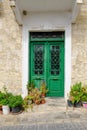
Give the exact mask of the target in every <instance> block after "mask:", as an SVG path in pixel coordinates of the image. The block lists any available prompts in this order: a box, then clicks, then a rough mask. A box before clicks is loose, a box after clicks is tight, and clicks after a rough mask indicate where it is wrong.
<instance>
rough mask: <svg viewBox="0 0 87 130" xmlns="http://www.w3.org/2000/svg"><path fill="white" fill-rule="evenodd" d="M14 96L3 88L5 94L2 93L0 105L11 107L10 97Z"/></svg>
mask: <svg viewBox="0 0 87 130" xmlns="http://www.w3.org/2000/svg"><path fill="white" fill-rule="evenodd" d="M10 96H12V93H9V92H8V91H7V88H6V87H5V86H4V87H3V92H1V91H0V104H1V105H9V97H10Z"/></svg>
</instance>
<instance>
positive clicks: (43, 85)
mask: <svg viewBox="0 0 87 130" xmlns="http://www.w3.org/2000/svg"><path fill="white" fill-rule="evenodd" d="M40 92H41V94H42V95H43V96H46V93H47V92H48V89H47V86H46V83H45V82H44V81H43V82H42V83H41V86H40Z"/></svg>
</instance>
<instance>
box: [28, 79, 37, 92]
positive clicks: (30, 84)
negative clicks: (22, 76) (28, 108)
mask: <svg viewBox="0 0 87 130" xmlns="http://www.w3.org/2000/svg"><path fill="white" fill-rule="evenodd" d="M34 88H35V84H34V81H30V82H28V83H27V89H28V93H30V92H31V91H32V90H33V89H34Z"/></svg>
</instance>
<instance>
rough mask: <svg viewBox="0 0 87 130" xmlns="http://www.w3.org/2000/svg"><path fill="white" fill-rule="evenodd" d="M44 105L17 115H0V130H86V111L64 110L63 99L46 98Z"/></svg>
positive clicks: (76, 109)
mask: <svg viewBox="0 0 87 130" xmlns="http://www.w3.org/2000/svg"><path fill="white" fill-rule="evenodd" d="M46 101H47V102H46V104H43V105H36V106H34V108H33V111H31V110H30V109H29V110H28V112H23V113H21V114H19V115H12V114H9V115H3V114H1V115H0V130H87V109H84V108H75V109H74V110H73V108H68V109H67V108H66V103H65V101H64V99H56V98H55V99H54V98H53V99H52V98H47V99H46Z"/></svg>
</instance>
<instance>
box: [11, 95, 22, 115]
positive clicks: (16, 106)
mask: <svg viewBox="0 0 87 130" xmlns="http://www.w3.org/2000/svg"><path fill="white" fill-rule="evenodd" d="M22 105H23V98H22V97H21V95H12V96H10V97H9V106H10V107H11V108H12V113H19V112H21V110H22Z"/></svg>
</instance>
